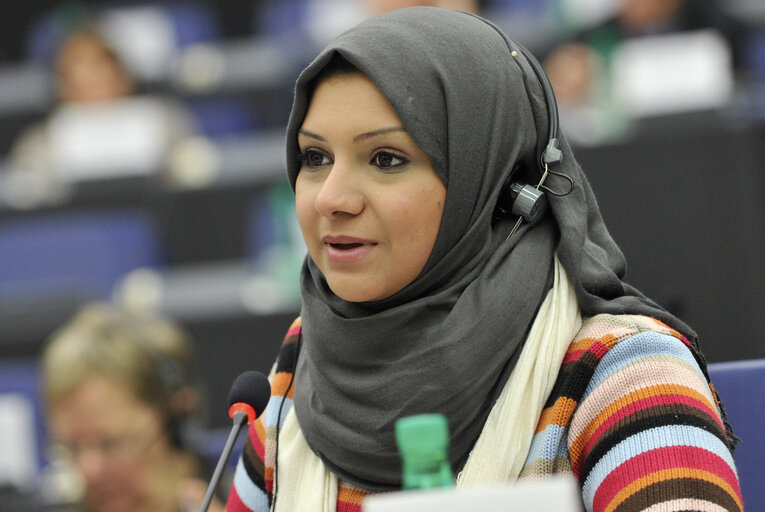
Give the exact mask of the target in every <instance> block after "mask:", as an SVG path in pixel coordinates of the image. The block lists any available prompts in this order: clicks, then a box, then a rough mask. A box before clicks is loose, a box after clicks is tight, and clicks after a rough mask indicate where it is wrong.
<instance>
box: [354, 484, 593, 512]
mask: <svg viewBox="0 0 765 512" xmlns="http://www.w3.org/2000/svg"><path fill="white" fill-rule="evenodd" d="M361 509H362V511H363V512H422V511H423V510H434V511H435V510H438V511H439V512H474V511H475V510H481V511H482V512H499V511H502V512H508V511H514V510H517V511H523V512H549V511H551V510H554V511H555V512H581V511H582V505H581V498H580V495H579V489H578V487H577V485H576V481H575V480H574V479H573V477H569V476H566V477H563V476H560V477H554V478H550V479H546V480H529V481H523V480H522V481H520V482H518V483H516V484H514V485H503V486H492V487H485V488H475V489H465V490H461V489H437V490H427V491H406V492H396V493H389V494H379V495H375V496H370V497H369V498H367V499H365V500H364V503H363V504H362V507H361Z"/></svg>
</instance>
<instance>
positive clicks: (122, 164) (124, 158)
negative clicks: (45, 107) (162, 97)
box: [49, 98, 168, 181]
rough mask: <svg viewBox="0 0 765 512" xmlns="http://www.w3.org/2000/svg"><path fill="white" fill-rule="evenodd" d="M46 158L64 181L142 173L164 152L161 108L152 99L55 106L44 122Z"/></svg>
mask: <svg viewBox="0 0 765 512" xmlns="http://www.w3.org/2000/svg"><path fill="white" fill-rule="evenodd" d="M49 129H50V132H49V135H50V141H51V159H52V162H53V165H54V171H55V172H56V174H57V175H58V176H59V178H61V179H62V180H64V181H79V180H88V179H102V178H110V177H119V176H131V175H148V174H151V173H154V172H157V170H158V169H159V166H160V165H161V163H162V158H163V156H164V154H165V151H166V149H167V143H168V142H167V141H168V133H167V129H168V121H167V110H166V109H165V108H164V107H163V105H162V104H161V103H160V102H159V101H158V100H155V99H152V98H134V99H126V100H121V101H114V102H108V103H103V104H100V103H99V104H78V105H67V106H64V107H61V108H60V109H59V110H58V111H57V112H56V113H55V114H54V116H53V118H52V119H51V123H50V128H49Z"/></svg>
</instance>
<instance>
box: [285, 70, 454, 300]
mask: <svg viewBox="0 0 765 512" xmlns="http://www.w3.org/2000/svg"><path fill="white" fill-rule="evenodd" d="M298 143H299V145H300V151H301V153H302V154H303V163H302V167H301V169H300V172H299V174H298V176H297V183H296V187H295V193H296V205H297V217H298V221H299V222H300V227H301V229H302V231H303V237H304V238H305V241H306V245H307V246H308V252H309V253H310V255H311V258H313V260H314V261H315V262H316V265H317V266H318V267H319V269H320V270H321V272H322V274H324V276H325V278H326V279H327V283H328V284H329V287H330V288H331V289H332V291H333V292H334V293H335V294H336V295H337V296H339V297H340V298H342V299H345V300H347V301H351V302H369V301H376V300H381V299H384V298H386V297H390V296H391V295H393V294H394V293H396V292H398V291H399V290H401V289H403V288H404V287H405V286H406V285H408V284H409V283H411V282H412V281H413V280H414V279H415V278H416V277H417V275H418V274H419V273H420V272H421V271H422V269H423V267H424V266H425V263H426V262H427V260H428V257H429V256H430V253H431V250H432V249H433V245H434V244H435V241H436V236H437V235H438V230H439V226H440V224H441V216H442V214H443V209H444V200H445V198H446V188H445V187H444V184H443V182H442V181H441V179H440V178H439V177H438V175H436V173H435V171H434V170H433V167H432V166H431V163H430V159H429V158H428V157H427V155H426V154H425V153H424V152H423V151H422V150H421V149H420V148H419V147H418V146H417V144H415V142H414V140H413V139H412V138H411V137H410V136H409V134H408V133H407V132H406V131H405V130H404V128H403V126H402V123H401V120H400V119H399V118H398V115H397V114H396V112H395V111H394V110H393V107H392V106H391V104H390V103H389V102H388V100H387V98H386V97H385V96H384V95H383V94H382V92H381V91H380V90H379V89H378V88H377V86H376V85H375V84H374V83H373V82H372V81H371V80H369V79H368V78H367V77H366V76H365V75H363V74H361V73H350V74H339V75H334V76H332V77H330V78H328V79H326V80H324V81H322V82H321V83H320V84H319V85H318V86H317V87H316V90H315V91H314V94H313V98H312V100H311V103H310V106H309V108H308V112H307V113H306V116H305V120H304V121H303V125H302V126H301V128H300V131H299V134H298Z"/></svg>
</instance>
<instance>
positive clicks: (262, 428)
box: [226, 318, 301, 512]
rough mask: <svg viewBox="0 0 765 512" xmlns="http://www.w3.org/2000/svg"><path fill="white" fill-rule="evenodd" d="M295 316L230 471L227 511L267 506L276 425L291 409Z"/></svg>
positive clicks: (260, 510)
mask: <svg viewBox="0 0 765 512" xmlns="http://www.w3.org/2000/svg"><path fill="white" fill-rule="evenodd" d="M300 325H301V324H300V319H299V318H298V319H297V320H295V322H294V323H293V324H292V326H291V327H290V329H289V330H288V331H287V335H286V337H285V338H284V342H283V344H282V348H281V349H280V351H279V356H278V358H277V361H276V365H275V370H274V372H273V375H272V377H271V400H269V402H268V406H267V407H266V410H265V412H264V413H263V415H261V417H260V418H258V419H257V420H256V421H254V422H253V424H252V425H251V426H250V429H249V431H248V436H247V440H246V441H245V445H244V449H243V450H242V454H241V456H240V457H239V461H238V463H237V466H236V470H235V472H234V482H233V485H232V488H231V491H230V492H229V497H228V501H227V503H226V511H227V512H267V511H268V510H269V509H270V506H271V499H272V493H273V485H274V462H275V460H276V435H277V425H278V424H279V423H280V418H281V421H283V420H284V418H285V417H286V416H287V413H288V412H289V411H290V409H291V408H292V389H291V387H290V384H291V380H292V365H293V363H294V361H295V356H296V350H297V346H298V342H299V336H300Z"/></svg>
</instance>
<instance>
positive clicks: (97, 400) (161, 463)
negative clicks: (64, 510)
mask: <svg viewBox="0 0 765 512" xmlns="http://www.w3.org/2000/svg"><path fill="white" fill-rule="evenodd" d="M50 420H51V433H52V435H53V438H54V439H55V440H56V441H57V442H58V443H59V444H60V445H61V447H62V449H63V450H64V452H65V453H64V455H66V456H68V457H69V458H70V460H71V462H72V463H73V464H74V466H75V467H76V468H77V469H78V470H79V472H80V474H81V476H82V478H83V483H84V486H85V488H84V501H85V505H86V507H87V509H88V510H90V511H92V512H137V511H145V510H160V509H162V508H165V509H167V510H170V509H171V508H172V505H171V504H170V503H168V499H170V493H172V499H175V496H174V493H175V490H174V489H172V488H169V487H170V486H169V485H163V484H167V481H166V480H167V479H166V478H163V475H166V474H172V468H171V467H170V466H171V464H172V460H173V459H172V456H171V453H172V450H173V448H172V445H171V442H170V440H169V436H168V434H167V431H166V428H165V426H164V424H163V421H162V418H161V416H160V414H159V413H158V411H156V410H155V409H154V408H152V407H150V406H149V405H147V404H145V403H143V402H141V401H139V400H138V399H137V398H136V397H135V396H134V395H133V394H132V393H131V392H130V391H129V390H128V388H127V387H126V386H124V385H122V384H121V383H119V382H117V381H115V380H111V379H107V378H105V377H93V378H90V379H89V380H87V381H85V382H83V383H82V384H81V385H79V386H78V387H77V388H75V389H74V391H73V392H72V393H70V394H69V395H67V396H66V397H65V398H64V399H63V400H61V401H60V402H59V403H57V404H55V406H54V407H53V408H52V409H51V414H50ZM165 488H169V489H165ZM167 507H171V508H167Z"/></svg>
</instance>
